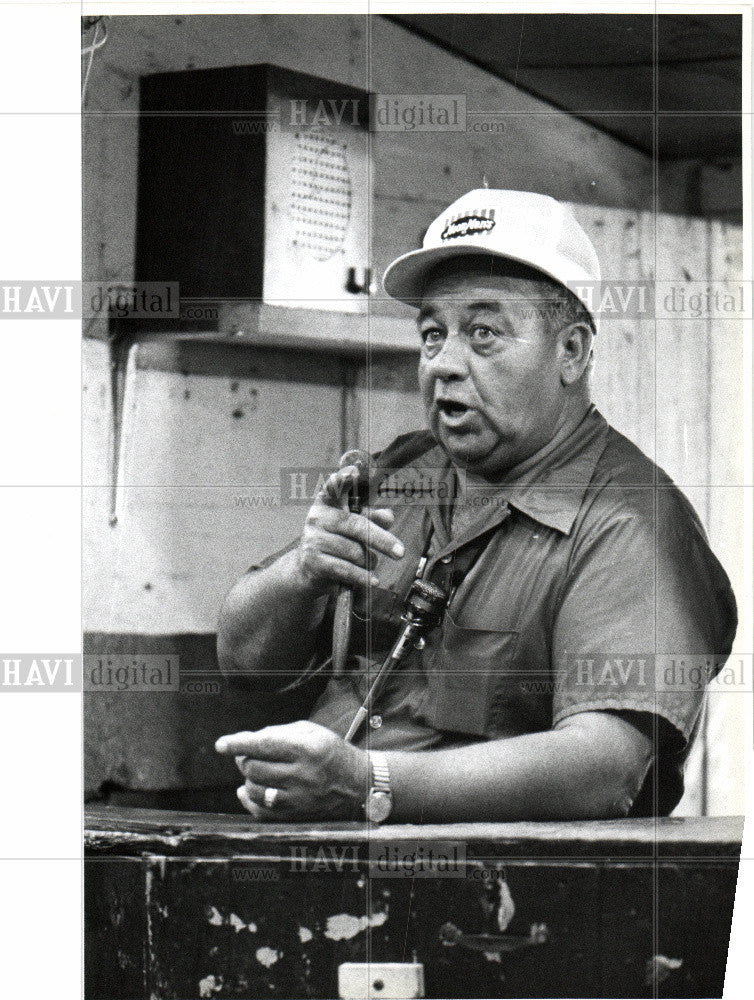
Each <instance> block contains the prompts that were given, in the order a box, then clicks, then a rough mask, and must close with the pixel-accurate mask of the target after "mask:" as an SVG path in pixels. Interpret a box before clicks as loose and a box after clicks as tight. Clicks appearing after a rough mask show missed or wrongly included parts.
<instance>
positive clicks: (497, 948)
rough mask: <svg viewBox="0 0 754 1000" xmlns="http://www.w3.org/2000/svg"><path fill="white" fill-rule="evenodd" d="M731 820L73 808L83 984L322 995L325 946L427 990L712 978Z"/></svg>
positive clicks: (703, 991)
mask: <svg viewBox="0 0 754 1000" xmlns="http://www.w3.org/2000/svg"><path fill="white" fill-rule="evenodd" d="M741 835H742V820H741V819H738V818H735V817H721V818H696V819H660V820H619V821H609V822H581V823H505V824H497V823H495V824H479V823H474V824H449V825H443V826H438V825H433V826H385V827H381V828H369V827H366V826H364V825H360V824H351V823H343V824H323V825H321V826H308V825H304V824H296V825H293V824H291V825H276V826H260V825H256V824H253V823H250V822H246V821H245V820H244V818H243V817H235V816H222V815H209V814H201V813H170V812H159V811H152V810H137V809H132V810H123V809H114V808H111V807H95V808H92V809H91V810H89V811H88V812H87V815H86V855H85V856H86V883H85V889H86V916H87V931H86V983H87V992H86V997H87V1000H106V998H107V1000H109V998H116V997H117V998H124V997H145V998H150V997H159V998H171V997H174V998H180V1000H194V998H197V1000H198V998H200V997H214V998H219V1000H222V998H225V997H237V998H241V997H246V998H251V997H254V998H257V997H260V998H261V997H280V998H290V1000H292V998H294V997H295V998H299V997H313V998H316V997H323V998H331V997H336V996H337V995H338V993H337V970H338V966H339V965H340V964H342V963H344V962H367V961H370V962H412V961H418V962H421V963H423V965H424V975H425V983H426V996H427V997H443V998H450V997H503V996H506V997H507V996H510V997H574V996H579V997H639V996H642V997H644V996H646V997H649V996H663V997H664V996H668V997H714V996H720V995H721V993H722V986H723V979H724V974H725V961H726V956H727V947H728V938H729V934H730V921H731V915H732V909H733V900H734V894H735V886H736V878H737V872H738V857H739V853H740V843H741Z"/></svg>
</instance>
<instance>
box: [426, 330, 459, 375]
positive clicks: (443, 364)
mask: <svg viewBox="0 0 754 1000" xmlns="http://www.w3.org/2000/svg"><path fill="white" fill-rule="evenodd" d="M428 367H429V369H430V371H431V372H432V374H433V375H434V377H435V378H439V379H442V380H443V381H444V382H449V381H452V380H455V379H464V378H466V376H467V375H468V371H469V369H468V363H467V358H466V344H465V343H464V339H463V337H461V336H460V335H459V334H457V333H448V335H447V336H446V338H445V340H444V342H443V345H442V347H441V348H440V350H439V351H438V352H437V354H435V356H434V357H433V358H431V359H430V360H429V362H428Z"/></svg>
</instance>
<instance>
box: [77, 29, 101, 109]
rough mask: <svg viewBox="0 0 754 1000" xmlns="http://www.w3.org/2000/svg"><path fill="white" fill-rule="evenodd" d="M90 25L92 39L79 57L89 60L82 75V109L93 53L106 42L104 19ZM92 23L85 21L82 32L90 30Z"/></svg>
mask: <svg viewBox="0 0 754 1000" xmlns="http://www.w3.org/2000/svg"><path fill="white" fill-rule="evenodd" d="M92 23H93V24H94V36H93V37H92V41H91V44H90V45H85V46H84V47H83V48H82V49H81V56H82V58H83V57H84V56H87V55H88V56H89V59H88V60H87V64H86V71H85V73H84V82H83V84H82V85H81V107H82V108H83V107H84V103H85V101H86V85H87V83H88V82H89V73H90V72H91V69H92V62H93V61H94V53H95V52H96V51H97V49H101V48H102V46H103V45H104V44H105V42H106V41H107V25H106V24H105V19H104V17H99V18H97V19H96V20H94V21H93V22H92ZM92 23H88V24H87V23H86V21H85V22H84V30H87V29H88V28H90V27H91V26H92ZM100 25H102V31H103V32H104V34H103V35H102V38H99V29H100Z"/></svg>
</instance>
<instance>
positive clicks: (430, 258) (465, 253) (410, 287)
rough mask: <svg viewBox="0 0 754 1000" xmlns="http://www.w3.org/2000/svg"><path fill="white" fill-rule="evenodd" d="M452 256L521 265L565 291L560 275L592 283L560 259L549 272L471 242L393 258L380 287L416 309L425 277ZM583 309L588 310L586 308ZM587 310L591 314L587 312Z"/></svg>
mask: <svg viewBox="0 0 754 1000" xmlns="http://www.w3.org/2000/svg"><path fill="white" fill-rule="evenodd" d="M453 257H500V258H501V259H502V260H510V261H513V262H515V263H516V264H525V265H526V266H527V267H531V268H533V269H534V270H535V271H540V272H541V273H542V274H543V275H546V276H547V277H548V278H551V279H552V280H553V281H557V282H558V284H561V285H563V287H565V288H568V285H567V284H565V282H564V281H563V275H564V274H567V280H568V281H569V282H570V281H572V282H573V283H574V284H576V283H580V282H584V283H585V284H587V285H589V284H593V283H594V278H592V277H590V275H588V274H587V272H586V271H584V270H582V268H580V267H579V266H578V265H577V264H574V263H573V262H572V261H569V260H566V259H564V258H562V257H560V256H558V257H557V258H556V259H553V260H552V269H551V270H550V269H549V268H547V267H546V266H543V263H545V262H544V261H542V262H541V263H537V264H533V263H532V262H531V260H530V259H527V257H526V256H520V257H519V256H516V255H515V254H513V253H504V252H502V251H500V250H493V249H492V248H490V247H488V246H475V245H474V244H473V243H466V244H458V243H455V244H453V245H448V246H442V247H428V248H426V249H422V250H411V251H410V252H409V253H404V254H403V255H402V256H400V257H397V258H396V259H395V260H394V261H393V262H392V264H390V265H388V267H387V269H386V270H385V274H384V275H383V277H382V286H383V288H384V289H385V291H386V292H387V294H388V295H389V296H390V297H391V298H394V299H398V300H399V301H400V302H405V303H407V305H410V306H418V305H419V302H420V300H421V298H422V295H423V293H424V285H425V282H426V278H427V274H428V273H429V272H430V271H431V270H432V268H433V267H435V266H436V265H437V264H439V263H440V262H441V261H443V260H449V259H451V258H453ZM586 308H587V309H588V306H587V307H586ZM589 311H590V312H591V310H589ZM592 320H593V322H594V324H595V329H596V327H597V325H598V320H597V317H596V316H594V314H592Z"/></svg>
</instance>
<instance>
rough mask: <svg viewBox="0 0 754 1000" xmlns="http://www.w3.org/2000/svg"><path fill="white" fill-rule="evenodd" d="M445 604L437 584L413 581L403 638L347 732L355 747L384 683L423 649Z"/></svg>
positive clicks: (386, 662) (396, 645)
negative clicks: (393, 671)
mask: <svg viewBox="0 0 754 1000" xmlns="http://www.w3.org/2000/svg"><path fill="white" fill-rule="evenodd" d="M446 602H447V594H446V593H445V591H444V590H442V589H441V588H440V587H438V586H436V585H435V584H434V583H428V582H427V581H426V580H415V581H414V583H413V585H412V587H411V590H410V591H409V594H408V598H407V600H406V610H405V612H404V613H403V614H402V615H401V618H402V620H403V621H404V622H405V623H406V624H405V625H404V627H403V628H402V629H401V634H400V635H399V636H398V639H397V641H396V643H395V645H394V646H393V648H392V649H391V651H390V653H389V654H388V655H387V657H386V658H385V661H384V662H383V664H382V666H381V667H380V669H379V670H378V671H377V675H376V677H375V678H374V680H373V681H372V684H371V687H370V688H369V691H368V693H367V696H366V698H365V699H364V702H363V704H362V705H361V707H360V708H359V710H358V712H357V713H356V715H355V716H354V718H353V722H352V723H351V725H350V726H349V727H348V732H347V733H346V735H345V737H344V739H345V741H346V743H353V739H354V737H355V736H356V734H357V733H358V731H359V729H360V728H361V725H362V723H363V722H364V720H365V719H366V717H367V716H368V715H369V713H370V711H371V707H372V705H373V704H374V702H375V701H376V699H377V697H378V695H379V694H380V692H381V691H382V689H383V687H384V686H385V681H386V680H387V677H388V674H389V673H390V671H391V670H393V669H394V668H395V667H397V666H398V665H399V664H400V663H401V662H402V661H403V660H404V659H405V657H406V656H407V655H408V653H409V652H410V651H411V649H412V648H414V647H419V648H420V645H419V644H420V642H421V640H422V639H423V638H424V635H425V634H426V633H427V632H428V631H429V630H430V629H431V628H433V627H434V626H435V625H437V624H438V623H439V621H440V618H441V617H442V612H443V610H444V608H445V604H446Z"/></svg>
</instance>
